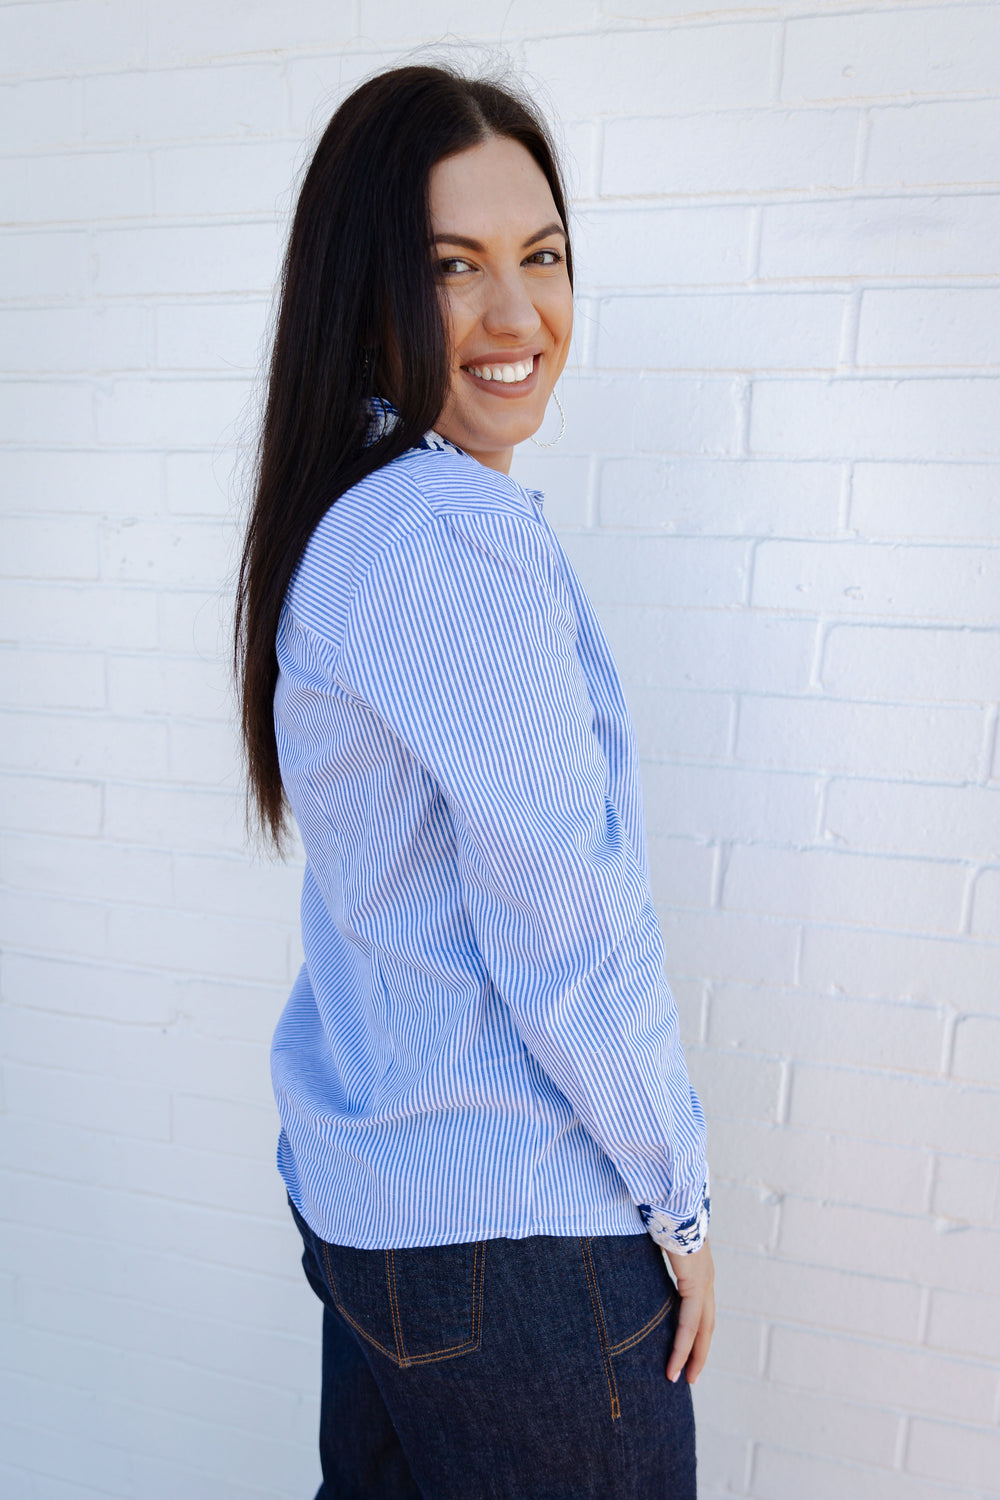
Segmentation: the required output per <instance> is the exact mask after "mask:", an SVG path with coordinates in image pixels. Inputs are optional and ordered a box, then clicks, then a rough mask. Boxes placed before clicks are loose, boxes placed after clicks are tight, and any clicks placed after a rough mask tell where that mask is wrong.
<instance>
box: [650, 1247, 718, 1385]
mask: <svg viewBox="0 0 1000 1500" xmlns="http://www.w3.org/2000/svg"><path fill="white" fill-rule="evenodd" d="M663 1254H664V1255H665V1256H666V1258H667V1260H668V1261H669V1262H670V1268H671V1270H672V1271H673V1273H674V1280H675V1281H676V1282H677V1290H678V1292H679V1293H680V1298H681V1311H680V1317H679V1319H678V1322H677V1335H676V1337H675V1339H674V1347H673V1348H672V1349H671V1351H670V1358H669V1359H668V1360H667V1379H668V1380H677V1379H678V1377H679V1376H680V1373H681V1371H682V1370H683V1369H684V1368H685V1366H686V1367H687V1378H688V1385H694V1383H695V1381H696V1380H697V1379H698V1376H699V1375H700V1374H701V1372H702V1369H703V1368H704V1365H705V1361H706V1359H707V1358H708V1346H709V1344H711V1342H712V1331H713V1329H714V1328H715V1267H714V1265H713V1264H712V1252H711V1250H710V1249H709V1248H708V1241H707V1240H706V1241H705V1243H704V1244H703V1245H702V1247H701V1249H700V1250H696V1251H695V1252H694V1254H693V1255H675V1254H674V1252H673V1251H671V1250H664V1252H663Z"/></svg>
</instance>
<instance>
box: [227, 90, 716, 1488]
mask: <svg viewBox="0 0 1000 1500" xmlns="http://www.w3.org/2000/svg"><path fill="white" fill-rule="evenodd" d="M571 269H572V262H571V258H570V246H569V241H568V237H567V214H566V207H565V200H564V195H563V189H562V186H561V182H560V177H559V172H558V168H557V165H556V162H555V158H554V155H553V152H552V148H551V145H550V143H549V140H548V137H547V135H546V133H545V130H544V127H543V126H542V125H541V124H540V122H539V121H538V119H537V118H536V117H535V115H534V113H533V111H532V110H531V108H530V106H528V105H526V104H525V103H523V102H522V101H520V100H519V99H517V98H516V97H515V96H514V95H513V94H512V93H510V92H509V91H507V90H505V89H501V88H499V87H497V86H496V85H494V84H492V83H487V82H482V81H468V80H464V79H461V78H458V77H456V76H453V75H452V74H450V73H449V72H447V71H445V70H442V69H440V68H431V67H406V68H401V69H397V70H394V71H392V72H388V73H385V74H383V75H381V76H379V77H376V78H374V79H372V80H370V81H369V82H367V83H365V84H363V85H362V86H361V87H360V88H358V89H357V90H356V91H355V92H354V93H353V94H352V95H351V96H350V97H349V98H348V99H347V100H346V102H345V103H344V104H343V105H342V106H341V108H340V109H339V110H338V111H337V113H336V114H335V115H334V117H333V119H332V121H331V123H330V125H329V127H328V129H327V131H326V133H325V135H324V136H323V139H322V140H321V142H320V144H319V147H318V149H317V151H316V154H315V157H314V159H313V161H312V164H311V166H310V169H309V172H308V174H307V176H306V179H305V182H304V184H303V187H302V192H301V196H300V198H299V202H298V206H297V210H296V214H295V220H294V224H293V228H292V233H291V239H290V243H289V248H288V252H287V257H286V261H285V272H284V283H283V290H282V302H281V310H280V315H279V320H278V326H277V332H276V339H275V346H274V353H273V358H272V364H271V375H270V388H269V399H268V405H267V412H266V417H265V422H264V430H263V437H262V445H261V454H260V464H259V474H258V485H257V493H256V502H255V508H254V512H253V516H252V520H251V524H250V528H249V532H248V536H247V541H246V548H245V552H244V558H243V569H242V575H241V586H240V596H239V626H238V631H239V633H238V639H239V642H240V651H241V659H242V673H243V677H242V684H243V728H244V734H245V740H246V746H247V752H248V760H249V771H250V781H251V788H252V794H253V796H254V797H255V799H256V804H257V808H258V810H259V813H260V816H261V819H262V821H263V824H264V826H265V828H266V829H268V830H269V832H270V833H271V835H272V836H273V837H274V839H275V840H276V841H280V837H281V833H282V829H283V823H284V814H285V808H286V799H287V805H289V806H290V807H291V810H292V812H293V813H294V815H295V818H296V820H297V823H298V826H299V829H300V831H301V835H302V840H303V843H304V845H305V849H306V854H307V865H306V872H305V881H304V888H303V895H302V924H303V944H304V950H305V964H304V965H303V968H302V971H301V973H300V975H299V977H298V980H297V981H296V984H295V986H294V988H293V990H292V994H291V996H290V998H289V1001H288V1004H287V1006H286V1008H285V1011H284V1013H283V1015H282V1017H281V1019H280V1021H279V1023H278V1027H277V1031H276V1034H275V1039H274V1049H273V1077H274V1085H275V1092H276V1097H277V1101H278V1107H279V1111H280V1114H281V1120H282V1132H281V1138H280V1144H279V1152H278V1159H279V1166H280V1169H281V1172H282V1175H283V1178H284V1181H285V1183H286V1185H287V1188H288V1194H289V1199H290V1202H291V1205H292V1212H293V1214H294V1217H295V1221H296V1223H297V1225H298V1227H299V1229H300V1231H301V1234H302V1238H303V1241H304V1246H305V1251H304V1256H303V1264H304V1266H305V1270H306V1274H307V1276H308V1278H309V1280H310V1282H311V1284H312V1286H313V1288H314V1289H315V1291H316V1292H317V1294H318V1295H319V1296H320V1298H321V1299H322V1300H323V1303H324V1308H325V1311H324V1339H323V1390H322V1413H321V1434H320V1450H321V1459H322V1466H323V1478H324V1483H323V1487H322V1489H321V1491H320V1493H321V1495H323V1496H324V1497H326V1500H334V1497H336V1500H345V1497H353V1496H357V1497H366V1500H371V1497H374V1496H385V1497H392V1500H406V1497H410V1496H421V1495H422V1496H424V1497H431V1500H447V1497H452V1496H454V1497H462V1500H468V1497H471V1496H475V1497H481V1496H505V1497H518V1500H528V1497H534V1496H537V1497H543V1496H544V1497H547V1500H554V1497H573V1500H580V1497H583V1496H594V1497H598V1496H599V1497H602V1500H607V1497H611V1496H629V1497H635V1500H640V1497H641V1500H655V1497H658V1496H661V1495H662V1496H664V1497H666V1496H670V1497H671V1500H685V1497H690V1496H693V1495H694V1493H695V1488H694V1428H693V1419H692V1414H691V1398H690V1391H689V1384H693V1382H694V1380H695V1379H696V1378H697V1375H698V1373H699V1371H700V1370H701V1368H702V1366H703V1364H704V1361H705V1357H706V1354H707V1351H708V1344H709V1340H710V1337H711V1331H712V1322H713V1300H712V1267H711V1253H710V1251H709V1249H708V1245H707V1240H706V1235H707V1222H708V1185H707V1172H706V1167H705V1156H704V1122H703V1119H702V1115H701V1110H700V1106H699V1104H698V1101H697V1099H696V1097H695V1095H694V1093H693V1091H692V1090H691V1087H690V1084H689V1082H688V1078H687V1073H686V1069H685V1065H684V1060H683V1056H682V1053H681V1050H680V1044H679V1040H678V1035H677V1019H676V1011H675V1008H674V1005H673V1001H672V998H671V996H670V993H669V990H668V989H667V987H666V985H665V983H664V980H663V977H662V957H663V955H662V944H661V938H660V932H659V928H658V926H657V921H656V917H655V914H654V911H653V906H652V902H651V899H650V894H649V883H648V874H647V865H646V853H645V836H644V830H643V826H642V814H641V801H640V789H639V780H638V768H637V763H636V754H635V748H634V743H633V739H632V733H631V727H630V724H629V719H628V713H627V710H626V706H625V702H624V699H623V697H622V691H621V687H620V684H619V681H618V677H617V673H616V671H615V667H614V663H613V661H612V658H611V655H610V652H609V649H608V647H607V644H606V642H605V640H604V637H603V635H602V634H601V631H600V627H599V625H598V624H597V621H596V619H595V617H594V614H593V612H592V610H591V608H590V605H589V603H588V601H587V599H586V597H585V595H584V594H583V592H582V589H581V587H580V584H579V582H578V581H577V579H576V577H575V575H574V574H573V572H572V570H571V568H570V567H569V564H568V563H567V561H566V559H565V557H564V555H563V553H562V550H561V548H560V546H559V543H558V541H557V540H556V538H555V537H554V535H553V533H552V531H551V530H550V529H549V527H548V525H547V523H546V521H545V518H544V514H543V511H542V497H541V496H540V495H539V494H537V493H536V492H533V491H530V490H525V489H523V488H522V487H521V486H520V485H518V484H516V483H514V482H513V481H512V480H511V479H510V478H509V477H508V473H509V468H510V460H511V452H512V449H513V447H514V445H515V444H516V443H518V442H521V441H522V440H523V439H525V438H528V437H531V436H532V435H533V434H534V433H535V432H536V431H537V430H538V429H539V427H540V425H541V423H542V419H543V416H544V414H545V411H546V406H547V403H548V401H549V397H550V396H551V395H552V393H553V390H554V387H555V383H556V380H557V379H558V377H559V374H560V372H561V371H562V368H563V365H564V363H565V361H566V356H567V352H568V349H569V342H570V334H571V329H572V316H573V308H572V282H571ZM647 1231H648V1233H647ZM661 1249H662V1250H663V1252H664V1254H665V1255H666V1257H667V1258H668V1259H669V1261H670V1264H671V1266H672V1268H673V1270H674V1273H675V1276H676V1278H677V1287H678V1290H677V1291H675V1290H674V1287H673V1284H672V1282H671V1280H670V1278H669V1276H668V1274H667V1271H666V1269H665V1265H664V1257H663V1255H661ZM682 1371H684V1372H686V1377H687V1378H686V1380H685V1381H681V1380H680V1379H679V1376H680V1375H681V1373H682ZM665 1377H666V1378H665Z"/></svg>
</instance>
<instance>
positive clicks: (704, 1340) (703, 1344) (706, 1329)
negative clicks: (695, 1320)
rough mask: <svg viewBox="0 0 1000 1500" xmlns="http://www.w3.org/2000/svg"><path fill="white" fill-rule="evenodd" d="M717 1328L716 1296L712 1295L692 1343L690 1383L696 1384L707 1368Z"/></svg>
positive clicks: (689, 1360)
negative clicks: (713, 1334) (706, 1362)
mask: <svg viewBox="0 0 1000 1500" xmlns="http://www.w3.org/2000/svg"><path fill="white" fill-rule="evenodd" d="M714 1329H715V1298H714V1296H710V1297H709V1298H708V1299H707V1301H706V1305H705V1306H704V1307H703V1308H702V1314H701V1321H700V1322H699V1324H698V1332H697V1333H696V1334H695V1337H694V1343H693V1344H692V1345H691V1353H690V1355H689V1357H688V1362H687V1380H688V1385H694V1383H695V1381H696V1380H697V1379H698V1376H699V1375H700V1374H701V1372H702V1370H703V1369H704V1368H705V1361H706V1360H707V1359H708V1351H709V1348H710V1346H711V1343H712V1333H713V1332H714Z"/></svg>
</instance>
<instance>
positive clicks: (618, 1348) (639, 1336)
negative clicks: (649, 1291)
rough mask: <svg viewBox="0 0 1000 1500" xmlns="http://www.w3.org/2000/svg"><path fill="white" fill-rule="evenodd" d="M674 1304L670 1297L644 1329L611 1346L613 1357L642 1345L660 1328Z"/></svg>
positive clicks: (609, 1350)
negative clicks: (649, 1335) (645, 1339)
mask: <svg viewBox="0 0 1000 1500" xmlns="http://www.w3.org/2000/svg"><path fill="white" fill-rule="evenodd" d="M673 1302H674V1299H673V1297H668V1298H667V1300H666V1302H664V1304H663V1306H662V1307H661V1308H660V1310H659V1312H658V1313H654V1314H653V1316H652V1317H651V1318H650V1320H649V1322H648V1323H646V1324H645V1325H644V1327H642V1328H640V1329H639V1331H638V1333H633V1335H632V1337H631V1338H627V1339H622V1341H621V1343H620V1344H612V1345H610V1346H609V1348H608V1353H609V1354H612V1355H614V1354H624V1353H625V1350H626V1349H632V1348H633V1347H634V1346H635V1345H636V1344H641V1343H642V1341H643V1339H644V1338H645V1337H646V1335H647V1333H652V1331H653V1329H654V1328H656V1327H658V1325H659V1324H660V1323H662V1322H663V1320H664V1318H665V1317H666V1316H667V1313H668V1312H669V1311H670V1309H671V1307H672V1306H673Z"/></svg>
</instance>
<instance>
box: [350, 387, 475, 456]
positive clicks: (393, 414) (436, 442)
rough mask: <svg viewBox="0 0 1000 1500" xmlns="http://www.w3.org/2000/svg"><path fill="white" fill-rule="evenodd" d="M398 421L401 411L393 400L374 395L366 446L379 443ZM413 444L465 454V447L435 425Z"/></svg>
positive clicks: (369, 410) (369, 408)
mask: <svg viewBox="0 0 1000 1500" xmlns="http://www.w3.org/2000/svg"><path fill="white" fill-rule="evenodd" d="M398 421H399V412H398V411H397V410H396V408H395V407H394V406H393V404H392V402H391V401H388V400H386V398H385V396H372V397H371V399H370V400H369V402H368V430H367V432H366V433H365V444H366V446H370V445H371V444H372V443H377V442H378V440H379V438H381V437H385V435H386V433H387V432H391V431H392V429H393V428H394V427H395V425H396V423H397V422H398ZM413 446H414V448H431V449H436V450H437V451H438V452H440V453H461V454H463V456H464V454H465V450H464V448H459V447H458V445H457V444H456V443H451V442H449V441H448V439H447V438H446V437H442V436H441V434H440V433H439V432H435V431H434V429H433V427H432V428H431V429H430V430H429V431H428V432H425V433H424V435H423V437H422V438H420V439H419V440H418V441H417V442H416V443H414V445H413Z"/></svg>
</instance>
